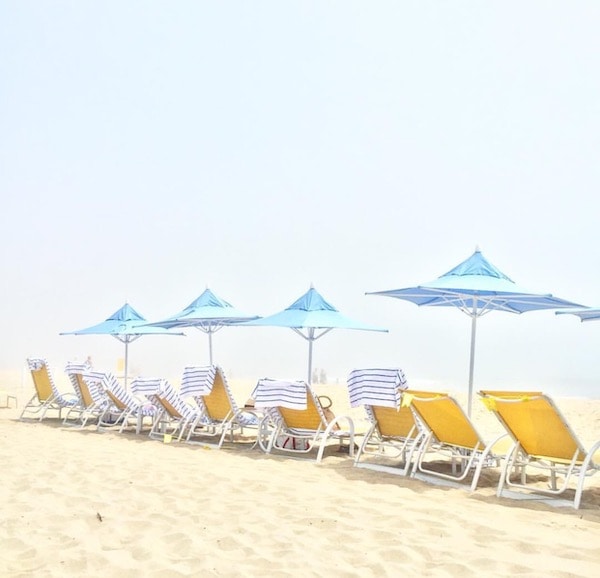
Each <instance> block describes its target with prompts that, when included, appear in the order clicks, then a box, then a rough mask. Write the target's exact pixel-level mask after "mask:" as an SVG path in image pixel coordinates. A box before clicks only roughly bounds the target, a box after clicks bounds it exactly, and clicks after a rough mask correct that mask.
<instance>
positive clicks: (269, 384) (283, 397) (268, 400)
mask: <svg viewBox="0 0 600 578" xmlns="http://www.w3.org/2000/svg"><path fill="white" fill-rule="evenodd" d="M307 387H308V386H307V385H306V382H304V381H286V380H282V379H268V378H265V379H260V380H259V381H258V383H257V384H256V387H255V388H254V391H253V392H252V396H251V397H252V399H254V407H256V408H261V407H262V408H269V407H287V408H288V409H300V410H302V409H306V408H307V401H306V394H307Z"/></svg>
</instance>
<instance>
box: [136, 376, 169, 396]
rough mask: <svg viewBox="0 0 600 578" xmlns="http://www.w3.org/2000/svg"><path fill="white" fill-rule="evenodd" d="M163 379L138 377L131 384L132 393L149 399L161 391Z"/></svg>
mask: <svg viewBox="0 0 600 578" xmlns="http://www.w3.org/2000/svg"><path fill="white" fill-rule="evenodd" d="M163 381H164V380H163V379H159V378H156V377H136V378H135V379H134V380H133V381H132V382H131V383H130V384H129V387H130V388H131V393H133V395H135V396H139V397H147V398H149V397H150V396H151V395H154V394H155V393H156V392H158V391H160V388H161V386H162V382H163Z"/></svg>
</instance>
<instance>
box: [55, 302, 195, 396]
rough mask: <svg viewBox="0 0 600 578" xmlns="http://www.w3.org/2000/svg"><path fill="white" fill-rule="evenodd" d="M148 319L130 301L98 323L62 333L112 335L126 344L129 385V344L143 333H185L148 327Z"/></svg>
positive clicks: (125, 377)
mask: <svg viewBox="0 0 600 578" xmlns="http://www.w3.org/2000/svg"><path fill="white" fill-rule="evenodd" d="M147 323H148V321H147V320H146V318H145V317H142V316H141V315H140V314H139V313H138V312H137V311H136V310H135V309H134V308H133V307H132V306H131V305H129V303H125V305H123V307H121V308H120V309H119V310H117V311H115V312H114V313H113V314H112V315H111V316H110V317H109V318H108V319H106V320H104V321H103V322H102V323H98V325H92V327H87V328H85V329H79V330H78V331H66V332H64V333H61V335H112V336H113V337H115V338H116V339H118V340H119V341H121V342H123V343H124V344H125V376H124V381H125V387H127V369H128V363H129V360H128V357H129V351H128V349H129V344H130V343H131V342H132V341H135V340H136V339H137V338H138V337H141V336H142V335H183V333H173V332H170V331H168V330H167V329H164V328H161V327H148V325H147Z"/></svg>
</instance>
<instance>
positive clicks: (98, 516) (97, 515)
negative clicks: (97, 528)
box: [96, 512, 102, 522]
mask: <svg viewBox="0 0 600 578" xmlns="http://www.w3.org/2000/svg"><path fill="white" fill-rule="evenodd" d="M96 518H98V522H102V516H101V515H100V512H96Z"/></svg>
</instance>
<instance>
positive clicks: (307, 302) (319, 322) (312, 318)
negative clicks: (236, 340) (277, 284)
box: [243, 287, 387, 383]
mask: <svg viewBox="0 0 600 578" xmlns="http://www.w3.org/2000/svg"><path fill="white" fill-rule="evenodd" d="M243 325H263V326H265V325H266V326H272V327H288V328H290V329H293V330H294V331H295V332H296V333H297V334H298V335H300V336H301V337H303V338H304V339H306V340H307V341H308V383H311V382H312V352H313V343H314V342H315V341H316V340H317V339H319V338H320V337H323V335H325V334H326V333H329V332H330V331H331V330H332V329H358V330H362V331H383V332H387V329H380V328H379V327H373V326H371V325H366V324H364V323H361V322H360V321H355V320H353V319H350V318H349V317H346V316H345V315H342V314H341V313H340V312H339V311H338V310H337V309H336V308H335V307H334V306H333V305H331V304H330V303H328V302H327V301H325V299H324V298H323V297H322V295H321V294H320V293H319V292H318V291H317V290H316V289H315V288H314V287H311V288H310V289H309V290H308V291H307V292H306V293H305V294H304V295H302V297H300V298H299V299H297V300H296V301H294V302H293V303H292V304H291V305H290V306H289V307H288V308H287V309H284V310H283V311H281V312H279V313H275V314H274V315H269V316H268V317H262V318H260V319H256V320H255V321H249V322H247V323H243Z"/></svg>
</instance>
